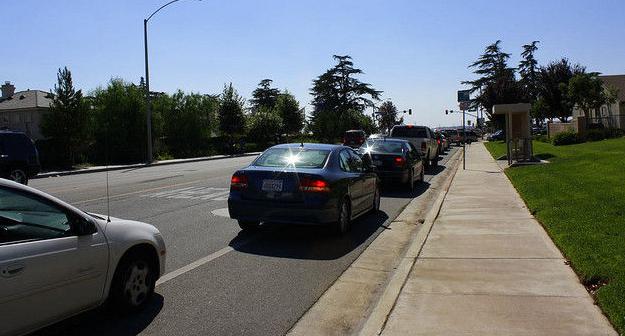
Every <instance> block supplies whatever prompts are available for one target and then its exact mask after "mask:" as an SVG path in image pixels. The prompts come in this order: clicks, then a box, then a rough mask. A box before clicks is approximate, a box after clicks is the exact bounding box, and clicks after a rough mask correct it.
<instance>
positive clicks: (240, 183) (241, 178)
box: [230, 174, 247, 190]
mask: <svg viewBox="0 0 625 336" xmlns="http://www.w3.org/2000/svg"><path fill="white" fill-rule="evenodd" d="M244 189H247V176H245V175H236V174H235V175H232V178H231V179H230V190H244Z"/></svg>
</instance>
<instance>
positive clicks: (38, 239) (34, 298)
mask: <svg viewBox="0 0 625 336" xmlns="http://www.w3.org/2000/svg"><path fill="white" fill-rule="evenodd" d="M165 254H166V250H165V243H164V241H163V238H162V237H161V234H160V232H159V231H158V229H156V228H155V227H154V226H152V225H149V224H145V223H141V222H135V221H130V220H123V219H117V218H111V220H110V222H109V221H107V219H106V217H105V216H99V215H95V214H88V213H85V212H83V211H81V210H79V209H77V208H75V207H73V206H71V205H69V204H67V203H65V202H63V201H61V200H59V199H56V198H54V197H52V196H50V195H47V194H45V193H43V192H40V191H38V190H35V189H33V188H30V187H27V186H24V185H21V184H18V183H15V182H12V181H8V180H4V179H0V335H21V334H25V333H28V332H31V331H34V330H36V329H39V328H42V327H44V326H47V325H50V324H52V323H55V322H58V321H60V320H62V319H65V318H67V317H70V316H72V315H76V314H78V313H80V312H82V311H85V310H88V309H91V308H94V307H97V306H99V305H101V304H102V303H104V302H105V301H107V300H109V301H110V302H111V304H113V305H115V307H116V308H118V309H119V310H121V311H134V310H138V309H140V308H142V307H143V306H144V305H145V304H146V302H147V301H148V299H149V298H150V296H151V295H152V294H153V292H154V286H155V283H156V280H157V279H158V278H159V277H160V276H161V275H162V274H163V272H164V271H165Z"/></svg>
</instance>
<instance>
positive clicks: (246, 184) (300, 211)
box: [228, 144, 380, 233]
mask: <svg viewBox="0 0 625 336" xmlns="http://www.w3.org/2000/svg"><path fill="white" fill-rule="evenodd" d="M379 207H380V191H379V183H378V178H377V175H376V174H375V172H374V171H373V169H372V168H371V167H370V166H368V165H366V164H365V163H364V162H363V160H362V158H361V157H360V156H359V155H358V154H357V153H356V152H355V151H354V150H353V149H351V148H349V147H345V146H341V145H324V144H284V145H277V146H273V147H271V148H269V149H267V150H266V151H265V152H263V153H262V154H261V155H260V156H259V157H258V158H257V159H256V160H254V162H252V163H251V164H250V165H249V166H248V167H246V168H244V169H241V170H238V171H236V172H235V173H234V175H232V179H231V183H230V196H229V197H228V210H229V211H230V218H233V219H236V220H237V221H238V222H239V226H240V227H241V228H242V229H243V230H252V229H255V228H257V227H258V226H259V225H260V224H261V223H263V222H275V223H288V224H330V225H334V226H335V227H336V229H337V231H338V232H339V233H345V232H347V231H348V230H349V228H350V224H351V221H352V220H353V219H355V218H356V217H358V216H361V215H363V214H365V213H367V212H369V211H378V209H379Z"/></svg>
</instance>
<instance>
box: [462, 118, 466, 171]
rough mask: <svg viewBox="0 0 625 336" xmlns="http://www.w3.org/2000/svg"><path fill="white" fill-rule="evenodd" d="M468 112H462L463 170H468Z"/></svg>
mask: <svg viewBox="0 0 625 336" xmlns="http://www.w3.org/2000/svg"><path fill="white" fill-rule="evenodd" d="M465 112H466V111H465V110H462V138H463V141H462V170H466V169H467V126H466V125H467V123H466V120H465V119H466V113H465Z"/></svg>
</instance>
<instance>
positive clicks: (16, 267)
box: [0, 264, 24, 278]
mask: <svg viewBox="0 0 625 336" xmlns="http://www.w3.org/2000/svg"><path fill="white" fill-rule="evenodd" d="M23 270H24V265H23V264H11V265H7V266H5V267H2V269H0V275H2V277H4V278H10V277H14V276H16V275H18V274H19V273H21V272H22V271H23Z"/></svg>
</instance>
